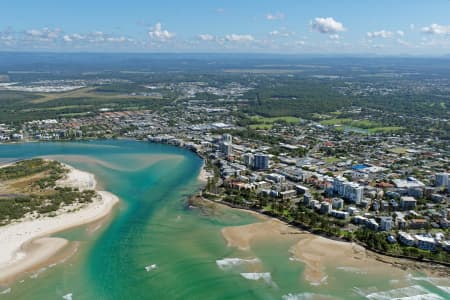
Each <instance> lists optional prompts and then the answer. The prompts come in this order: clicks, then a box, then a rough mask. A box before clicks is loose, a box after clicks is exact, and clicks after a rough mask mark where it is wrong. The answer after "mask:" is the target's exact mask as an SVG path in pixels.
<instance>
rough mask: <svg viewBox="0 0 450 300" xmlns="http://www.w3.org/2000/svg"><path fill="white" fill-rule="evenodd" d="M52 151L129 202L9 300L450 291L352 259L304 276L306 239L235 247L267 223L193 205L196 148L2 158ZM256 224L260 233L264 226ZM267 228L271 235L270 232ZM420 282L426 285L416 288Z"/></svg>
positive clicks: (80, 235)
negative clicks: (231, 235) (373, 270)
mask: <svg viewBox="0 0 450 300" xmlns="http://www.w3.org/2000/svg"><path fill="white" fill-rule="evenodd" d="M47 155H49V156H52V157H54V158H57V159H58V160H61V161H62V162H65V163H68V164H70V165H73V166H74V167H76V168H79V169H81V170H84V171H87V172H91V173H93V174H95V176H96V178H97V179H98V181H99V182H100V183H101V185H102V188H103V189H105V190H107V191H110V192H112V193H114V194H116V195H117V196H118V197H119V198H120V199H121V200H122V204H121V205H120V206H119V207H118V208H117V209H116V212H115V213H114V214H113V216H112V217H111V218H109V219H107V220H105V221H104V222H103V223H101V222H100V223H98V224H90V225H87V226H82V227H79V228H75V229H72V230H69V231H66V232H63V233H59V234H58V235H56V236H58V237H64V238H65V239H67V240H69V242H70V243H76V245H78V248H77V252H76V254H75V255H72V256H70V257H69V258H68V259H67V261H65V262H63V263H61V264H57V265H53V266H51V267H49V266H47V269H45V270H43V271H42V272H40V273H39V274H37V276H32V275H33V274H28V276H25V278H24V280H23V281H22V280H21V281H18V282H16V283H14V284H12V285H10V286H4V287H1V288H0V300H1V299H62V298H63V297H66V298H68V297H69V296H68V295H71V297H73V299H225V298H228V299H282V298H283V297H284V299H305V297H309V296H308V295H310V296H311V297H313V298H312V299H321V298H322V299H330V298H331V299H336V298H337V299H364V298H366V297H368V295H372V296H371V297H372V298H373V299H376V297H378V296H380V297H381V296H383V295H384V294H380V293H383V292H384V293H386V292H388V291H395V293H397V294H401V295H403V294H405V293H406V294H408V293H409V294H411V293H417V294H418V295H419V294H434V295H437V296H439V297H441V298H442V299H446V295H448V294H446V292H445V288H446V287H448V286H450V283H447V282H442V281H440V282H436V281H430V280H428V281H425V280H421V279H418V278H420V276H419V275H418V274H410V273H408V272H405V273H402V274H399V275H398V274H393V273H392V272H390V271H387V270H386V271H385V272H381V274H378V273H377V274H365V273H363V271H362V270H361V268H358V267H357V266H353V265H348V264H346V263H345V262H344V261H342V263H340V264H333V263H330V262H327V261H325V260H324V261H323V266H321V267H320V268H323V270H322V269H321V270H322V271H323V274H324V276H322V277H321V278H323V277H325V276H327V278H326V280H323V281H320V282H319V283H318V284H311V281H309V280H307V279H305V272H306V265H307V262H305V258H303V257H296V256H295V255H293V249H292V248H293V247H294V246H295V245H296V244H297V242H298V241H297V240H296V239H299V238H301V237H300V236H299V235H283V237H282V238H280V239H275V238H270V237H273V236H271V235H270V234H267V235H266V237H268V238H260V239H254V240H251V241H249V242H248V244H246V245H248V247H245V245H244V247H239V246H242V245H238V243H235V244H236V245H235V244H230V243H229V241H227V239H226V237H224V236H223V230H224V229H225V230H226V228H238V230H237V234H238V235H239V234H241V233H242V232H244V231H245V230H244V229H243V228H245V226H249V224H255V223H256V224H260V223H264V222H266V221H265V220H262V219H261V218H260V217H258V216H255V215H252V214H248V213H246V212H243V211H239V210H234V209H231V208H228V207H223V206H217V207H214V208H210V207H208V208H207V209H200V208H191V209H187V208H186V202H187V201H188V199H189V198H190V196H192V195H193V194H195V193H196V192H197V191H198V189H199V187H200V183H199V182H198V181H197V175H198V173H199V171H200V167H201V166H202V161H201V159H200V158H199V157H198V156H197V155H195V154H194V153H191V152H189V151H187V150H184V149H179V148H175V147H171V146H165V145H157V144H149V143H145V142H135V141H96V142H86V143H85V142H83V143H32V144H31V143H30V144H15V145H5V146H2V147H1V148H0V160H1V161H8V160H14V159H23V158H28V157H34V156H47ZM250 226H254V227H255V228H256V229H255V228H254V229H255V232H256V231H258V230H259V229H257V227H259V226H260V225H250ZM239 228H240V229H239ZM250 228H252V227H250ZM228 230H229V229H228ZM265 230H266V231H265ZM260 231H261V232H262V233H263V235H264V232H266V233H267V228H265V229H264V230H260ZM271 234H276V232H275V233H271ZM302 247H309V246H308V245H303V246H302ZM302 247H299V252H300V253H302ZM314 247H316V246H314V245H313V246H311V247H310V248H314ZM317 247H323V245H319V246H317ZM311 251H312V250H311V249H310V252H311ZM319 254H320V253H319ZM302 259H303V260H302ZM147 267H148V268H147ZM425 278H427V277H425ZM430 282H431V283H430ZM315 283H317V282H315ZM374 286H376V290H374V289H373V287H374ZM414 286H419V287H420V288H417V287H416V288H410V287H414ZM408 288H409V289H408ZM8 289H9V290H8ZM400 289H404V290H400ZM3 292H4V293H3ZM392 293H394V292H392ZM293 297H296V298H293ZM327 297H328V298H327ZM374 297H375V298H374ZM437 299H439V298H437Z"/></svg>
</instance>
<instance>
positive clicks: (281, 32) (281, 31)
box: [269, 27, 295, 38]
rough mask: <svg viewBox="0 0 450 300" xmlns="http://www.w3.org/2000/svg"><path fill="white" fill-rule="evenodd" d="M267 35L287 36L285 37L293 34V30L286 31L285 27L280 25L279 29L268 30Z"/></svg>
mask: <svg viewBox="0 0 450 300" xmlns="http://www.w3.org/2000/svg"><path fill="white" fill-rule="evenodd" d="M269 35H270V36H271V37H274V38H275V37H283V38H287V37H291V36H293V35H295V32H293V31H288V30H287V29H286V28H284V27H282V28H280V29H275V30H272V31H270V32H269Z"/></svg>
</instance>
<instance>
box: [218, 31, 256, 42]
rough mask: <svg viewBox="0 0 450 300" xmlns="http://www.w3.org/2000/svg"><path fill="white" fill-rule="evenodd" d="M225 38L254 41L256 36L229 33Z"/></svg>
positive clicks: (235, 40)
mask: <svg viewBox="0 0 450 300" xmlns="http://www.w3.org/2000/svg"><path fill="white" fill-rule="evenodd" d="M225 40H226V41H228V42H252V41H254V40H255V38H254V37H253V36H252V35H251V34H234V33H232V34H227V35H226V36H225Z"/></svg>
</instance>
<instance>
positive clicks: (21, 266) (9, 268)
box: [0, 165, 119, 283]
mask: <svg viewBox="0 0 450 300" xmlns="http://www.w3.org/2000/svg"><path fill="white" fill-rule="evenodd" d="M66 167H67V168H69V172H68V173H67V174H66V176H65V178H63V179H62V180H60V181H58V182H57V184H58V186H64V187H78V188H79V189H80V190H86V189H95V187H96V181H95V178H94V175H92V174H90V173H87V172H83V171H80V170H77V169H75V168H72V167H70V166H67V165H66ZM97 193H98V195H99V197H98V198H97V199H95V200H94V201H93V202H92V203H90V204H88V205H85V206H82V207H65V208H64V209H61V210H59V211H57V213H56V216H54V217H42V218H38V219H29V220H21V221H19V222H16V223H13V224H10V225H7V226H3V227H0V241H1V247H0V283H2V282H7V281H9V280H11V279H12V278H14V277H15V276H17V275H18V274H20V273H23V272H25V271H28V270H31V269H33V266H36V265H38V264H40V263H42V262H43V261H45V260H48V259H49V258H50V257H51V256H52V255H54V254H55V253H57V252H58V251H60V250H61V249H62V248H64V247H65V246H67V244H68V242H67V241H66V240H64V239H61V238H49V237H48V236H49V235H51V234H53V233H56V232H59V231H63V230H66V229H69V228H72V227H76V226H80V225H83V224H87V223H91V222H94V221H96V220H99V219H101V218H103V217H105V216H107V215H108V214H109V213H110V212H111V210H112V208H113V207H114V205H115V204H116V203H118V202H119V199H118V198H117V197H116V196H115V195H113V194H111V193H109V192H106V191H97Z"/></svg>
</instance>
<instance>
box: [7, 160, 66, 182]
mask: <svg viewBox="0 0 450 300" xmlns="http://www.w3.org/2000/svg"><path fill="white" fill-rule="evenodd" d="M41 172H48V175H47V176H46V177H45V178H43V179H45V182H46V184H47V185H54V184H55V181H56V180H58V179H60V178H61V177H62V175H63V174H64V173H65V172H66V170H65V169H64V167H63V166H62V165H61V164H60V163H59V162H56V161H52V160H44V159H42V158H34V159H29V160H23V161H19V162H16V163H14V164H12V165H8V166H6V167H3V168H0V179H1V180H11V179H17V178H21V177H25V176H31V175H34V174H37V173H41Z"/></svg>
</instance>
